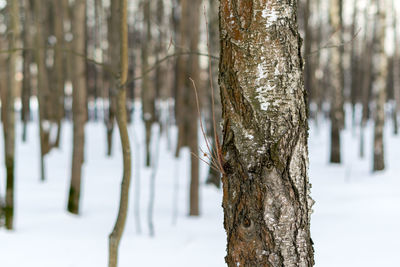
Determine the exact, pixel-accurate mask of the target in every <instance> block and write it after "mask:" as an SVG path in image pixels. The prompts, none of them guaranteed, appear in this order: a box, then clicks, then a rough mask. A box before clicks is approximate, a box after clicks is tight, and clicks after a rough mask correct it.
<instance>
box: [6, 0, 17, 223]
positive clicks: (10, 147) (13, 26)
mask: <svg viewBox="0 0 400 267" xmlns="http://www.w3.org/2000/svg"><path fill="white" fill-rule="evenodd" d="M7 9H8V11H9V15H10V22H9V27H8V32H9V33H10V34H9V35H8V36H9V38H8V46H9V50H13V49H15V48H16V47H18V46H17V43H18V38H19V4H18V1H15V0H8V1H7ZM17 57H18V52H16V51H14V52H11V53H10V55H9V58H8V71H9V72H8V86H7V92H6V103H5V105H6V108H5V111H6V115H5V116H4V118H5V121H3V130H4V159H5V168H6V172H7V179H6V203H5V208H4V213H5V219H6V221H5V224H6V228H7V229H8V230H12V229H13V227H14V151H15V111H14V100H15V94H16V91H17V81H16V80H15V73H16V63H17ZM3 103H4V102H3Z"/></svg>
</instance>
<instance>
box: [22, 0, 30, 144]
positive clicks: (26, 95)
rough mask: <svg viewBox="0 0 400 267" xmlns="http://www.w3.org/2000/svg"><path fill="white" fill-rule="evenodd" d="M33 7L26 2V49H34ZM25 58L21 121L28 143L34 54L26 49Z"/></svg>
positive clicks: (24, 32) (27, 0) (23, 139)
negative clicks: (31, 67)
mask: <svg viewBox="0 0 400 267" xmlns="http://www.w3.org/2000/svg"><path fill="white" fill-rule="evenodd" d="M32 22H33V21H32V7H31V1H30V0H25V1H24V27H23V29H24V30H23V46H24V48H32V46H33V39H32V37H33V36H32V34H31V32H32ZM22 57H23V61H24V63H23V69H22V72H23V80H22V93H21V100H22V101H21V102H22V110H21V120H22V122H23V128H22V141H23V142H25V141H26V136H27V124H28V122H29V121H30V115H31V114H30V97H31V94H32V77H31V69H30V66H31V63H32V61H33V52H32V50H30V49H24V51H23V52H22Z"/></svg>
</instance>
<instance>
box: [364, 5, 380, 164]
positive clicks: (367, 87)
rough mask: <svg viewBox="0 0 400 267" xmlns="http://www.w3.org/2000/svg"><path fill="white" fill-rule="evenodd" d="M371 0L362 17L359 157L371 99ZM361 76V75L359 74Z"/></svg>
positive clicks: (374, 28)
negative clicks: (363, 55) (363, 21)
mask: <svg viewBox="0 0 400 267" xmlns="http://www.w3.org/2000/svg"><path fill="white" fill-rule="evenodd" d="M373 1H375V0H370V1H369V5H368V6H367V7H366V8H365V12H364V18H365V25H364V28H365V33H364V34H365V36H364V45H365V47H364V51H365V52H364V54H365V55H366V56H365V57H364V59H363V61H362V62H363V64H362V65H363V69H362V74H363V75H362V79H360V80H362V81H363V83H362V88H361V89H362V93H361V95H362V105H363V108H362V119H361V125H360V157H361V158H363V157H364V155H365V148H364V146H365V145H364V139H365V138H364V132H365V127H366V125H367V122H368V119H369V103H370V99H371V87H372V86H371V84H372V82H373V80H374V79H373V77H372V53H373V44H374V43H375V42H376V29H377V27H376V15H375V16H374V18H373V23H371V22H370V18H369V17H368V13H369V10H370V8H371V5H372V4H373ZM371 28H372V36H371V38H368V37H369V36H368V30H369V29H371ZM360 76H361V75H360Z"/></svg>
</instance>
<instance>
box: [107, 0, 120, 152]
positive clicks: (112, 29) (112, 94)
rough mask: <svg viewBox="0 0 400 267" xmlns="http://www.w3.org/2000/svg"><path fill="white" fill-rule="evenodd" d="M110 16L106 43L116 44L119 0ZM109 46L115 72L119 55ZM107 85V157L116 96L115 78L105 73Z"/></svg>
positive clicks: (112, 67) (110, 144)
mask: <svg viewBox="0 0 400 267" xmlns="http://www.w3.org/2000/svg"><path fill="white" fill-rule="evenodd" d="M110 9H111V14H110V17H109V21H108V33H107V34H108V43H109V44H118V43H119V42H120V40H119V34H118V28H119V27H118V22H119V20H118V12H119V0H114V1H111V6H110ZM111 48H112V47H111V45H110V46H109V47H108V62H109V64H110V66H111V69H113V70H115V69H117V68H118V62H119V56H120V55H119V53H118V49H111ZM105 75H106V80H107V83H106V84H107V85H108V101H109V106H108V116H107V119H106V126H107V155H108V156H111V154H112V136H113V132H114V121H115V113H116V108H117V107H116V106H117V100H116V94H117V89H116V88H115V86H116V84H115V81H114V79H115V77H112V75H111V74H110V73H105Z"/></svg>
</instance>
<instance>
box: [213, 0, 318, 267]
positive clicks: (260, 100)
mask: <svg viewBox="0 0 400 267" xmlns="http://www.w3.org/2000/svg"><path fill="white" fill-rule="evenodd" d="M296 14H297V1H278V0H270V1H229V0H221V6H220V33H221V57H220V68H219V70H220V76H219V82H220V90H221V98H222V107H223V110H222V116H223V119H224V120H223V124H224V128H223V145H222V153H223V161H224V164H223V169H224V172H225V173H224V175H223V178H222V179H223V193H224V196H223V208H224V227H225V229H226V232H227V239H228V245H227V256H226V258H225V259H226V262H227V264H228V266H229V267H234V266H248V267H250V266H274V267H278V266H312V265H313V264H314V260H313V248H312V241H311V238H310V215H311V205H312V200H311V198H310V197H309V188H310V184H309V182H308V174H307V171H308V149H307V135H308V123H307V112H306V93H305V90H304V84H303V77H302V73H303V61H302V57H301V42H302V41H301V37H300V36H299V33H298V26H297V16H296Z"/></svg>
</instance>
